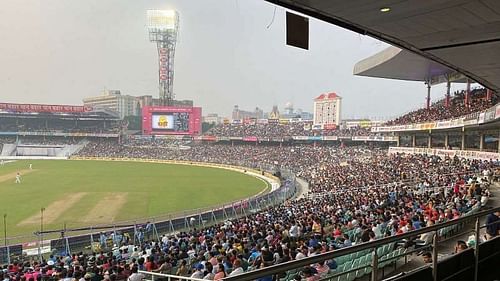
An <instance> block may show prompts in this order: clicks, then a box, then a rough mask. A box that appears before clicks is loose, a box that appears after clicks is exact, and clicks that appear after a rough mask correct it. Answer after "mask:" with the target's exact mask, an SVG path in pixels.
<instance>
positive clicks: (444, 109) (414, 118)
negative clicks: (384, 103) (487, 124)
mask: <svg viewBox="0 0 500 281" xmlns="http://www.w3.org/2000/svg"><path fill="white" fill-rule="evenodd" d="M497 102H498V99H497V98H496V96H495V97H493V98H492V99H491V100H486V90H485V89H482V88H480V89H474V90H472V91H471V101H470V104H469V105H466V104H465V90H463V91H458V92H455V93H454V96H453V98H452V99H451V101H450V104H449V106H446V105H445V104H446V101H445V99H441V100H439V101H437V102H435V103H434V104H432V106H431V107H430V108H429V109H427V108H421V109H418V110H415V111H412V112H409V113H407V114H405V115H403V116H401V117H398V118H396V119H394V120H391V121H389V122H387V123H386V125H389V126H390V125H407V124H415V123H423V122H429V121H439V120H446V119H452V118H455V117H460V116H465V115H468V114H471V113H477V112H481V111H484V110H486V109H488V108H490V107H491V106H493V105H495V104H496V103H497Z"/></svg>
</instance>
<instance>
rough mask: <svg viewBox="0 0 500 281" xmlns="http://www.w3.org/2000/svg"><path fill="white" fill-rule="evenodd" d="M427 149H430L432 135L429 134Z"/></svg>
mask: <svg viewBox="0 0 500 281" xmlns="http://www.w3.org/2000/svg"><path fill="white" fill-rule="evenodd" d="M427 148H432V135H431V134H430V133H429V137H428V138H427Z"/></svg>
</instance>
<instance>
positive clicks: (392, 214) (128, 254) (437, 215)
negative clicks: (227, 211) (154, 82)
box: [0, 140, 499, 281]
mask: <svg viewBox="0 0 500 281" xmlns="http://www.w3.org/2000/svg"><path fill="white" fill-rule="evenodd" d="M181 145H182V146H183V145H185V144H181V143H177V148H176V146H175V145H173V146H171V147H165V146H162V147H158V146H156V145H149V146H148V145H147V144H146V143H140V144H137V143H134V142H131V143H126V144H124V145H118V144H117V143H116V142H113V141H109V140H100V141H94V142H91V143H89V144H88V145H87V146H86V147H85V148H84V149H83V150H81V151H80V155H82V156H99V157H136V158H156V159H176V160H188V161H203V162H215V163H224V164H237V165H244V166H255V164H256V165H257V166H259V165H262V166H263V165H271V166H274V167H277V169H279V168H280V167H287V168H290V169H292V170H293V171H295V173H297V175H299V176H300V177H302V178H304V179H305V180H306V181H308V182H309V183H310V185H311V186H310V194H309V195H308V196H306V197H304V198H300V199H293V200H289V201H287V202H286V203H284V204H282V205H277V206H275V207H272V208H270V209H267V210H263V211H260V212H258V213H255V214H251V215H248V216H247V217H244V218H240V219H233V220H229V221H226V222H224V223H221V224H217V225H214V226H209V227H205V228H202V229H191V230H189V231H187V232H182V233H178V234H175V235H174V234H172V235H164V236H162V237H161V239H159V241H147V242H145V243H143V244H141V245H140V246H138V245H130V243H128V242H123V243H121V245H116V246H117V247H116V248H113V249H112V250H111V251H109V252H103V253H94V254H90V255H85V254H78V255H73V256H63V257H51V259H49V260H47V261H45V262H43V263H36V262H33V263H26V264H23V263H21V264H19V263H14V264H12V265H9V266H8V267H6V268H5V270H4V271H5V273H4V278H6V279H11V280H16V281H17V280H22V281H25V280H26V281H35V280H38V278H40V279H42V280H46V279H51V278H52V279H53V280H61V279H65V280H66V279H68V280H69V279H72V280H73V279H78V280H80V281H85V280H87V281H88V280H92V281H100V280H103V279H106V280H130V281H139V280H141V279H142V278H143V277H144V276H143V275H142V274H141V273H138V270H146V271H151V272H160V273H166V274H176V275H181V276H192V277H196V278H201V279H206V280H220V279H222V278H224V277H226V276H234V275H237V274H241V273H243V272H246V271H248V270H252V269H255V268H263V267H267V266H270V265H273V264H278V263H282V262H286V261H290V260H297V259H302V258H305V257H308V256H313V255H317V254H319V253H322V252H325V251H329V250H335V249H339V248H343V247H348V246H351V245H353V244H355V243H362V242H367V241H373V240H375V239H378V238H381V237H386V236H391V235H398V234H401V233H405V232H408V231H411V230H414V229H419V228H422V227H425V226H428V225H431V224H434V223H438V222H443V221H447V220H452V219H455V218H458V217H459V216H461V215H462V214H463V213H465V212H467V211H469V210H471V209H472V208H477V207H479V206H481V204H482V203H484V202H485V201H486V199H487V197H488V195H489V191H488V185H489V183H490V181H491V180H492V177H493V175H494V174H495V173H498V167H499V166H498V163H496V162H492V161H484V162H482V161H473V160H465V159H459V158H446V159H440V158H437V157H431V156H411V155H398V154H397V155H387V153H386V151H384V150H383V149H379V148H368V147H363V146H355V147H336V146H311V145H294V146H283V147H278V146H252V145H235V146H227V145H217V144H211V145H207V144H205V145H193V146H191V148H190V149H178V148H179V147H180V146H181ZM335 268H336V262H335V260H330V261H325V262H322V263H318V264H314V265H311V266H309V267H306V268H305V269H304V270H303V271H302V272H301V274H300V276H301V277H300V278H305V280H317V279H319V278H320V277H321V276H325V275H326V274H328V273H329V272H331V270H333V269H335ZM0 274H1V273H0ZM0 277H1V276H0ZM276 277H279V276H274V277H273V276H268V277H266V278H262V279H261V280H273V278H276ZM297 278H299V277H297ZM0 279H1V278H0ZM31 279H33V280H31Z"/></svg>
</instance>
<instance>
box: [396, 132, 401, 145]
mask: <svg viewBox="0 0 500 281" xmlns="http://www.w3.org/2000/svg"><path fill="white" fill-rule="evenodd" d="M395 137H396V146H397V147H400V146H401V136H400V135H397V136H395Z"/></svg>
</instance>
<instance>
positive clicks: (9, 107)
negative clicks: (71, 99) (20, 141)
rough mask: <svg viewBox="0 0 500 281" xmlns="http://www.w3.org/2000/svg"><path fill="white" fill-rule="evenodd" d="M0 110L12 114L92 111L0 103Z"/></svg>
mask: <svg viewBox="0 0 500 281" xmlns="http://www.w3.org/2000/svg"><path fill="white" fill-rule="evenodd" d="M0 110H4V111H13V112H64V113H78V112H88V111H92V107H89V106H76V105H50V104H19V103H0Z"/></svg>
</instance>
